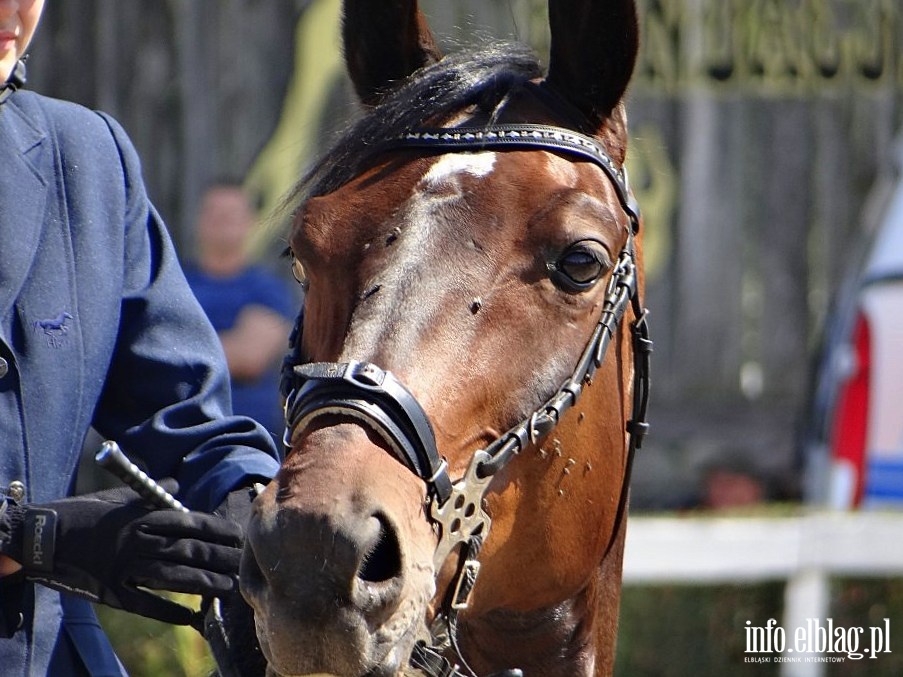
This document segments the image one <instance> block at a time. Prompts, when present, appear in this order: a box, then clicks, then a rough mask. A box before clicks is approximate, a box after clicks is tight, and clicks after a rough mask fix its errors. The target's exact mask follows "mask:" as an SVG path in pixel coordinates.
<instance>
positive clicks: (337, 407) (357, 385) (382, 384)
mask: <svg viewBox="0 0 903 677" xmlns="http://www.w3.org/2000/svg"><path fill="white" fill-rule="evenodd" d="M292 377H293V379H292V380H293V382H294V386H295V388H294V390H292V391H291V392H290V393H289V394H288V397H287V398H286V402H285V418H286V421H288V422H290V423H289V424H288V426H287V428H286V432H287V436H289V435H291V432H290V431H293V430H304V429H305V428H307V427H308V426H309V425H310V423H311V421H313V419H315V418H318V417H320V416H324V415H329V414H332V415H337V416H345V417H350V418H353V419H355V420H357V421H360V422H362V423H364V424H365V425H366V426H367V427H368V428H369V429H370V430H372V431H374V432H375V433H377V434H378V435H379V436H380V437H381V438H382V440H383V441H384V442H385V443H386V444H387V445H388V446H389V448H390V449H391V450H392V451H393V452H394V454H395V456H396V457H397V458H398V459H399V460H400V461H401V462H402V463H404V464H405V465H406V466H407V467H408V468H409V469H410V470H411V471H412V472H413V473H414V474H415V475H417V476H418V477H419V478H421V479H422V480H423V481H424V482H425V483H426V484H427V487H428V489H429V492H430V495H431V496H432V497H433V498H434V499H435V500H437V501H438V502H440V503H444V502H445V501H446V500H448V497H449V495H451V480H450V479H449V476H448V464H447V463H446V462H445V459H443V458H440V456H439V451H438V449H437V448H436V437H435V435H434V433H433V428H432V426H431V425H430V421H429V418H428V417H427V415H426V412H424V411H423V408H422V407H421V406H420V403H419V402H417V399H416V398H415V397H414V396H413V395H412V394H411V392H410V391H409V390H408V389H407V388H406V387H405V386H404V385H403V384H402V383H401V381H399V380H398V379H397V378H395V376H394V375H393V374H392V372H389V371H385V370H383V369H380V368H379V367H377V366H376V365H375V364H370V363H366V362H356V361H349V362H343V363H335V362H312V363H307V364H296V365H294V366H293V367H292ZM285 442H286V443H287V444H286V446H287V447H290V446H291V440H290V439H287V440H285Z"/></svg>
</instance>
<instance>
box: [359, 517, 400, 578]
mask: <svg viewBox="0 0 903 677" xmlns="http://www.w3.org/2000/svg"><path fill="white" fill-rule="evenodd" d="M373 519H375V520H376V521H377V523H378V525H379V532H378V534H377V536H376V541H375V543H374V544H373V547H372V548H371V549H370V550H369V552H367V554H366V555H364V558H363V561H362V562H361V566H360V569H359V570H358V574H357V577H358V578H359V579H360V580H362V581H366V582H368V583H381V582H383V581H388V580H391V579H393V578H396V577H397V576H400V575H401V545H400V544H399V542H398V535H397V534H396V532H395V529H394V528H393V527H392V525H391V524H390V523H389V521H388V520H387V519H386V517H385V516H384V515H381V514H376V515H374V516H373Z"/></svg>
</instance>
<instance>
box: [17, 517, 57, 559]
mask: <svg viewBox="0 0 903 677" xmlns="http://www.w3.org/2000/svg"><path fill="white" fill-rule="evenodd" d="M55 546H56V512H55V511H53V510H46V509H43V508H32V509H30V510H29V511H28V512H27V513H26V515H25V548H24V556H25V558H26V560H28V561H27V562H25V564H26V565H27V567H28V568H29V569H31V570H33V571H45V572H50V571H53V555H54V550H55Z"/></svg>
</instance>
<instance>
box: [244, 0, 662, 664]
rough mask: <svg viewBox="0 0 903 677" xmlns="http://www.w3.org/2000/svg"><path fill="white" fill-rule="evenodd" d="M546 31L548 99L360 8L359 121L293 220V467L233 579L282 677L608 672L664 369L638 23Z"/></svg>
mask: <svg viewBox="0 0 903 677" xmlns="http://www.w3.org/2000/svg"><path fill="white" fill-rule="evenodd" d="M549 14H550V25H551V32H552V43H551V57H550V60H549V69H548V73H547V75H545V76H543V73H542V70H541V68H540V66H539V65H538V63H537V62H536V60H535V58H534V57H533V56H532V54H530V53H529V52H528V51H526V50H524V49H522V48H518V47H515V46H512V45H493V46H490V47H488V48H486V49H483V50H480V51H473V52H469V53H462V54H454V55H449V56H445V57H443V56H442V54H441V53H440V51H439V49H438V48H437V46H436V42H435V40H434V39H433V36H432V34H431V33H430V30H429V28H428V27H427V23H426V21H425V19H424V17H423V15H422V14H421V12H420V10H419V9H418V7H417V3H416V0H392V1H388V0H385V1H380V2H373V0H346V2H345V5H344V25H343V37H344V42H345V56H346V64H347V67H348V71H349V73H350V75H351V78H352V81H353V83H354V85H355V88H356V91H357V93H358V95H359V97H360V99H361V100H362V102H363V103H364V105H365V107H366V110H365V112H364V114H363V116H362V117H361V118H360V119H359V121H358V122H356V123H355V124H354V126H353V127H352V128H351V129H350V130H349V132H348V133H347V134H346V135H345V136H344V137H342V138H341V139H340V140H339V141H338V143H337V144H336V146H335V147H333V149H332V150H331V151H329V152H328V153H327V154H326V155H325V156H324V158H323V159H322V160H321V161H320V162H319V163H318V164H317V165H316V166H314V168H313V169H312V170H311V172H310V173H309V174H308V175H307V177H306V178H305V179H303V180H302V182H301V184H299V187H298V188H297V189H296V191H295V194H294V196H293V200H294V202H295V203H296V205H297V206H296V211H295V218H294V224H293V229H292V233H291V239H290V247H291V252H292V255H293V258H294V261H295V262H294V266H295V269H296V272H297V273H298V276H299V278H300V279H301V280H302V281H303V282H304V284H305V285H306V287H307V289H306V296H305V307H304V309H303V322H301V321H300V319H299V325H298V327H297V330H296V332H295V336H294V338H293V344H294V352H293V357H292V359H291V360H290V364H289V365H288V368H287V372H286V378H285V382H286V388H285V395H286V398H287V399H286V414H287V435H286V446H287V450H288V451H287V456H286V458H285V461H284V463H283V465H282V467H281V469H280V471H279V473H278V475H277V476H276V477H275V479H274V480H273V481H272V482H271V483H270V484H269V486H267V488H266V489H265V490H264V491H263V492H262V493H261V494H260V495H259V496H258V498H257V500H256V501H255V505H254V514H253V516H252V519H251V522H250V524H249V529H248V541H247V545H246V548H245V556H244V559H243V562H242V571H241V586H242V591H243V594H244V595H245V598H246V599H247V600H248V602H249V604H251V606H252V607H253V609H254V612H255V618H256V625H257V634H258V638H259V640H260V644H261V647H262V649H263V652H264V655H265V657H266V659H267V661H268V664H269V671H270V672H269V673H268V674H272V675H282V676H286V677H287V676H289V675H309V674H321V673H328V674H334V675H343V676H345V675H348V676H364V675H370V676H376V675H394V674H397V673H399V672H400V671H402V670H405V669H408V667H409V666H414V667H417V668H420V669H421V670H422V671H424V672H426V673H427V674H462V675H468V674H471V675H472V674H480V675H486V674H491V673H494V672H498V671H500V670H504V669H508V668H520V669H522V670H523V671H524V672H525V674H537V675H544V676H549V675H569V676H573V675H584V674H608V673H610V671H611V669H612V664H613V648H614V642H615V634H616V618H617V610H618V598H619V591H620V571H621V560H622V551H623V537H624V528H625V519H624V513H625V507H626V497H627V478H628V476H629V464H630V458H631V456H632V453H631V452H632V449H633V447H634V446H635V445H636V441H637V437H638V435H639V433H641V432H642V429H643V426H644V424H643V423H642V418H643V416H642V414H643V411H644V409H645V391H646V380H645V365H646V360H647V355H648V349H649V346H650V344H649V342H648V339H647V337H646V335H645V323H644V318H643V311H642V308H641V304H640V303H639V296H640V293H641V289H642V273H641V266H640V257H641V246H640V234H639V218H638V213H637V210H636V208H635V206H634V204H633V200H632V197H631V195H630V191H629V188H628V186H627V180H626V173H625V172H624V170H623V165H624V161H625V156H626V150H627V129H626V117H625V112H624V105H623V102H622V97H623V95H624V92H625V90H626V87H627V84H628V81H629V79H630V76H631V72H632V69H633V64H634V60H635V56H636V51H637V21H636V14H635V8H634V3H633V2H627V1H623V0H612V1H604V0H550V3H549ZM477 574H478V575H477ZM443 670H445V672H443ZM511 674H514V673H511Z"/></svg>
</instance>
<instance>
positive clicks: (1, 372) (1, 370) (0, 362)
mask: <svg viewBox="0 0 903 677" xmlns="http://www.w3.org/2000/svg"><path fill="white" fill-rule="evenodd" d="M8 373H9V362H7V361H6V360H5V359H3V358H2V357H0V378H3V377H4V376H6V375H7V374H8Z"/></svg>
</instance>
